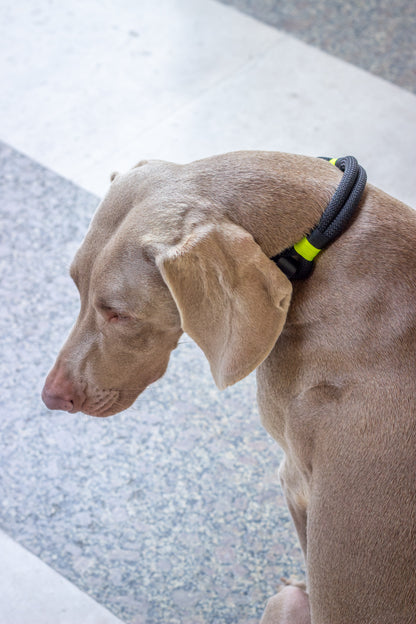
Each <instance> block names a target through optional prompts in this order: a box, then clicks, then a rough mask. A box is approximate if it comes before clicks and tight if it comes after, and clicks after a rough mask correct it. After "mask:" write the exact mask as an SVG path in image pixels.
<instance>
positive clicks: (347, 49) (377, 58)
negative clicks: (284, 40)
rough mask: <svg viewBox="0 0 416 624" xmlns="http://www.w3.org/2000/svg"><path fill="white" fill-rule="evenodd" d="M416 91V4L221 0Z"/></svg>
mask: <svg viewBox="0 0 416 624" xmlns="http://www.w3.org/2000/svg"><path fill="white" fill-rule="evenodd" d="M219 1H220V2H222V3H223V4H228V5H231V6H234V7H235V8H237V9H239V10H241V11H243V12H245V13H248V14H249V15H251V16H252V17H255V18H256V19H258V20H261V21H263V22H265V23H267V24H270V25H271V26H275V27H276V28H279V29H280V30H283V31H286V32H287V33H290V34H291V35H294V36H295V37H297V38H299V39H301V40H302V41H305V42H306V43H308V44H311V45H313V46H316V47H318V48H320V49H322V50H324V51H325V52H328V53H329V54H332V55H334V56H337V57H339V58H342V59H343V60H345V61H348V62H349V63H352V64H354V65H356V66H358V67H361V68H362V69H365V70H367V71H369V72H371V73H373V74H375V75H376V76H379V77H381V78H384V79H385V80H388V81H389V82H392V83H394V84H396V85H398V86H399V87H402V88H403V89H407V90H408V91H411V92H413V93H416V55H415V48H416V3H415V2H413V0H397V1H395V2H391V1H390V0H370V1H369V2H365V3H361V2H345V1H344V0H317V1H315V0H219Z"/></svg>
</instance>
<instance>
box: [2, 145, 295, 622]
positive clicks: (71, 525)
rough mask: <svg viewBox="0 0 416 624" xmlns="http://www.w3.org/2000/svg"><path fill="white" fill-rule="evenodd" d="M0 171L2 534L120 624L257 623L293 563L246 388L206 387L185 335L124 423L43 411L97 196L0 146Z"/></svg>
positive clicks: (274, 459)
mask: <svg viewBox="0 0 416 624" xmlns="http://www.w3.org/2000/svg"><path fill="white" fill-rule="evenodd" d="M0 172H1V173H0V194H1V195H0V198H1V199H0V201H1V228H0V237H1V238H0V241H1V247H0V261H1V265H0V268H1V276H2V279H1V286H0V296H1V300H2V301H3V313H2V315H1V317H0V349H1V353H2V358H1V371H0V380H1V381H0V383H1V399H0V401H1V415H2V416H1V419H0V458H1V459H0V465H1V475H0V498H1V500H2V505H1V508H0V523H1V528H2V529H4V530H5V531H6V532H7V533H8V534H9V535H11V536H12V537H13V538H15V539H16V540H18V541H19V543H21V544H22V545H24V546H25V547H27V548H28V549H29V550H30V551H31V552H33V553H35V554H36V555H38V556H39V557H41V558H42V560H43V561H45V562H46V563H48V564H49V565H51V566H52V567H53V568H54V569H55V570H57V571H58V572H60V573H62V574H63V575H64V576H65V577H66V578H68V579H69V580H71V581H73V582H74V583H75V584H76V585H77V586H79V587H80V588H81V589H83V590H85V591H86V592H88V593H89V594H90V595H91V596H93V597H94V598H95V599H96V600H97V601H98V602H100V603H101V604H103V605H105V606H106V607H107V608H108V609H110V610H111V611H112V612H113V613H115V614H116V615H118V616H119V617H120V618H121V619H123V620H124V621H125V622H130V623H135V624H139V623H140V624H141V623H143V624H144V623H150V624H159V623H160V624H162V623H163V624H167V623H169V624H175V623H178V624H179V623H180V624H186V623H189V624H191V623H192V624H198V623H208V622H210V623H217V622H221V623H223V624H231V623H234V622H235V623H237V622H238V623H239V624H243V623H249V622H250V623H254V622H257V621H258V619H259V616H260V614H261V610H262V607H263V606H264V604H265V601H266V598H267V597H268V596H270V595H271V594H272V593H273V592H274V589H275V587H276V584H277V583H278V579H279V577H280V576H281V575H285V576H287V575H290V574H295V575H296V574H298V575H300V574H301V555H300V551H299V549H298V547H297V545H296V541H295V536H294V531H293V528H292V525H291V523H290V520H289V517H288V512H287V510H286V507H285V505H284V503H283V500H282V494H281V492H280V489H279V486H278V483H277V477H276V470H277V466H278V463H279V456H280V451H279V449H278V448H277V446H276V445H275V443H274V442H273V441H272V440H271V439H269V438H268V436H267V434H266V433H265V431H264V430H263V429H262V427H261V425H260V423H259V419H258V414H257V408H256V403H255V380H254V378H253V377H252V376H251V377H249V378H248V379H246V380H244V381H243V382H241V383H239V384H238V385H237V386H235V387H233V388H232V389H229V390H227V391H226V392H223V393H219V392H218V391H217V390H216V388H215V387H214V384H213V382H212V381H211V378H210V374H209V371H208V366H207V364H206V362H205V360H204V358H203V356H202V354H201V353H200V352H199V350H198V349H197V348H196V347H195V345H194V344H192V343H191V342H190V341H189V340H187V339H185V340H184V341H183V343H182V344H181V345H180V346H179V348H178V350H177V351H176V352H175V353H174V354H173V357H172V359H171V364H170V367H169V370H168V373H167V374H166V376H165V377H164V378H163V379H162V380H161V381H160V382H159V383H158V384H156V385H155V386H153V387H151V388H149V389H148V390H147V391H146V392H145V393H144V394H143V395H142V396H141V397H140V398H139V400H138V401H137V402H136V404H135V405H134V407H133V408H131V409H129V410H127V411H126V412H124V413H123V414H120V415H118V416H115V417H113V418H111V419H108V420H103V421H101V420H98V419H97V420H96V419H92V418H90V417H87V416H83V415H79V414H78V415H74V416H71V415H68V414H66V415H65V414H62V413H51V412H49V411H48V410H47V409H46V408H45V407H44V406H43V404H42V403H41V400H40V396H39V391H40V389H41V385H42V382H43V378H44V376H45V374H46V372H47V367H48V366H49V365H50V364H52V361H53V358H54V356H55V354H56V352H57V350H58V348H59V346H60V343H61V341H62V339H63V337H64V336H65V334H66V332H67V330H68V329H69V328H70V326H71V324H72V321H73V320H74V317H75V314H76V312H77V306H78V302H77V294H76V291H75V288H74V286H73V285H72V284H71V281H70V279H69V277H68V276H67V267H68V264H69V262H70V260H71V257H72V255H73V252H74V251H75V249H76V248H77V246H78V244H79V242H80V240H81V238H82V235H83V233H84V232H85V229H86V226H87V224H88V221H89V218H90V216H91V214H92V212H93V211H94V209H95V207H96V206H97V203H98V199H97V198H96V197H94V196H92V195H90V194H88V193H87V192H85V191H83V190H82V189H80V188H78V187H76V186H75V185H74V184H72V183H71V182H68V181H67V180H64V179H63V178H60V177H59V176H57V175H56V174H54V173H53V172H51V171H48V170H46V169H44V168H43V167H41V166H40V165H38V164H36V163H35V162H33V161H32V160H30V159H28V158H26V157H25V156H23V155H22V154H20V153H18V152H16V151H14V150H13V149H12V148H10V147H8V146H7V145H4V144H0ZM196 381H197V382H198V383H197V385H198V391H196ZM2 624H3V623H2ZM4 624H13V623H11V622H10V623H4ZM16 624H17V623H16ZM74 624H76V623H74Z"/></svg>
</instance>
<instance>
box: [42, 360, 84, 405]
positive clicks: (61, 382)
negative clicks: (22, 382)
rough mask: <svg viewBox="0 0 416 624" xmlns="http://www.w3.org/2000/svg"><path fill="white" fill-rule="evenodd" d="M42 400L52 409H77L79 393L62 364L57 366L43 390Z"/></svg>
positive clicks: (47, 379)
mask: <svg viewBox="0 0 416 624" xmlns="http://www.w3.org/2000/svg"><path fill="white" fill-rule="evenodd" d="M42 400H43V402H44V403H45V405H46V407H48V408H49V409H50V410H62V411H64V412H74V411H77V403H79V400H77V394H76V391H75V387H74V384H73V383H72V382H71V381H70V380H69V379H68V377H67V375H66V374H65V373H64V371H63V368H62V367H61V366H55V367H54V368H53V369H52V370H51V372H50V373H49V375H48V377H47V378H46V381H45V385H44V387H43V390H42Z"/></svg>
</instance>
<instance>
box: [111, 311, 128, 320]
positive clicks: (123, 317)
mask: <svg viewBox="0 0 416 624" xmlns="http://www.w3.org/2000/svg"><path fill="white" fill-rule="evenodd" d="M108 320H109V322H110V323H122V322H126V321H129V320H130V316H128V315H127V314H120V313H119V312H114V310H111V312H109V314H108Z"/></svg>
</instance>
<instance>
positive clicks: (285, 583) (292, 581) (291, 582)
mask: <svg viewBox="0 0 416 624" xmlns="http://www.w3.org/2000/svg"><path fill="white" fill-rule="evenodd" d="M280 582H281V583H282V584H283V586H284V587H287V586H288V585H290V586H291V587H298V588H299V589H301V590H302V591H304V592H306V584H305V583H304V582H303V581H298V580H297V579H294V578H292V577H291V578H289V579H287V578H285V577H284V576H282V577H281V578H280ZM281 589H283V587H279V589H278V591H279V590H281Z"/></svg>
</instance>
